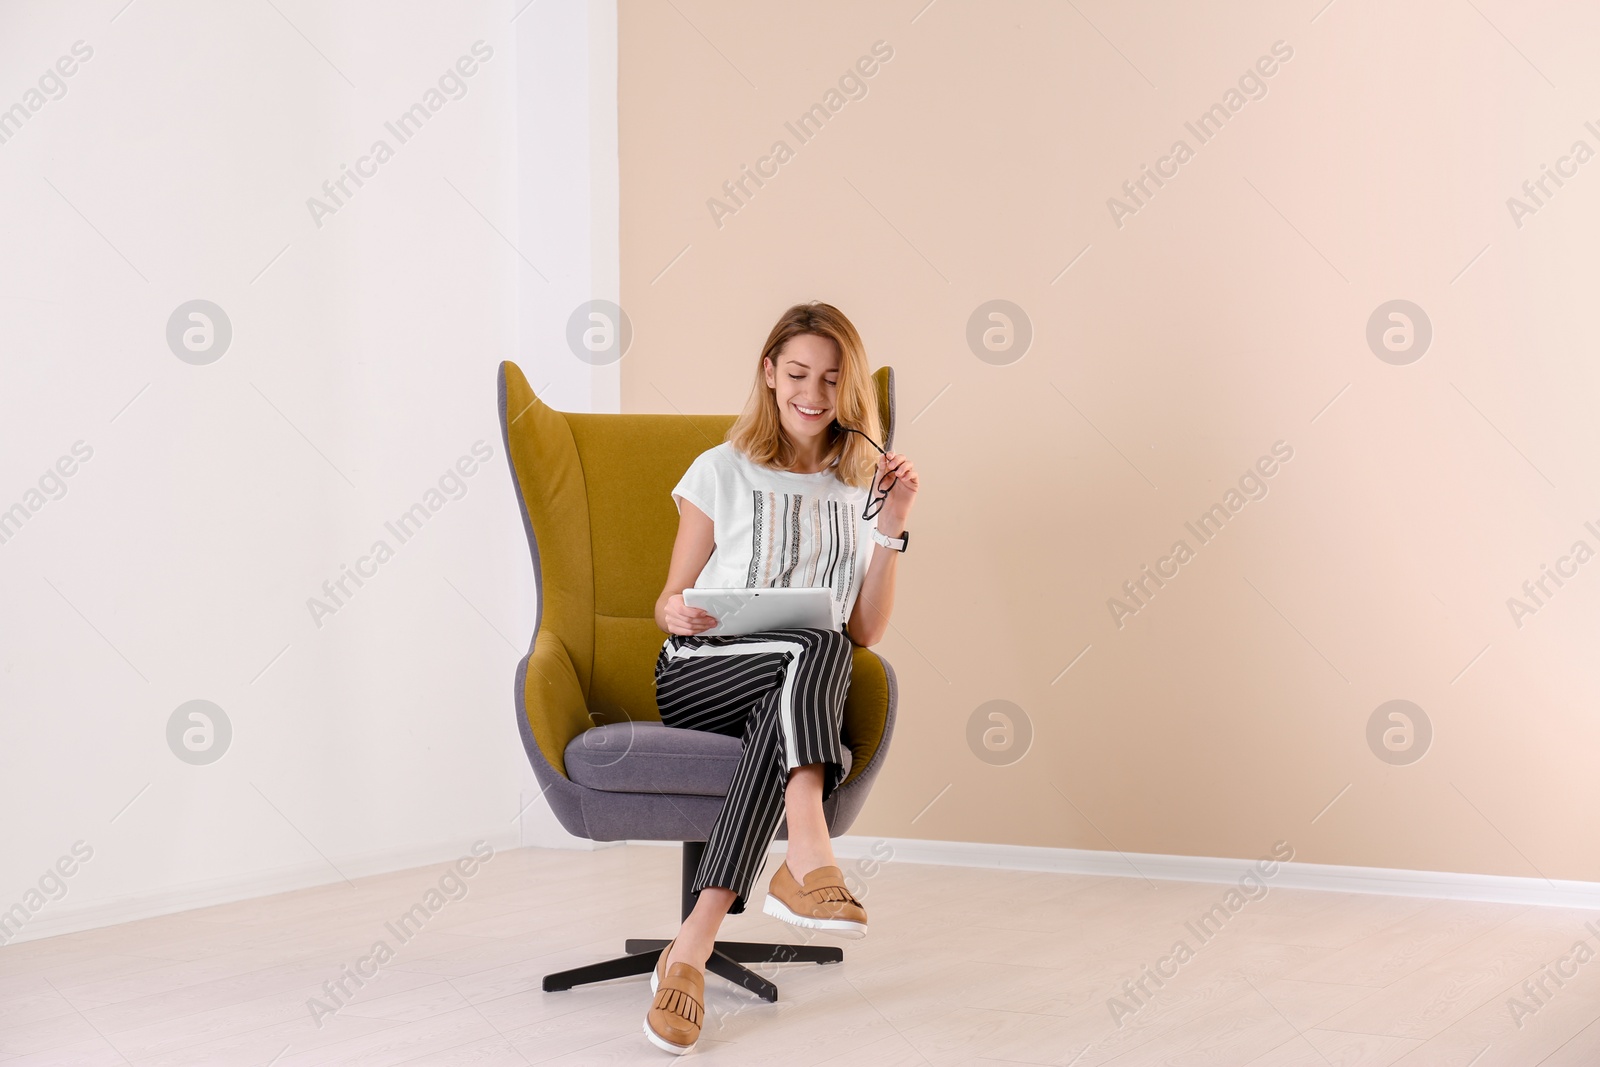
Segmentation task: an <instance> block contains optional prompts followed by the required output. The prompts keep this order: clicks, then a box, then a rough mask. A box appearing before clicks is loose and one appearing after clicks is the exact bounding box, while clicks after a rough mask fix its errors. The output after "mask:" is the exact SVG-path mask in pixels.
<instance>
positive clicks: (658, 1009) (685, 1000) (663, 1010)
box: [644, 941, 706, 1056]
mask: <svg viewBox="0 0 1600 1067" xmlns="http://www.w3.org/2000/svg"><path fill="white" fill-rule="evenodd" d="M671 950H672V942H670V941H669V942H667V947H666V948H664V949H662V950H661V958H660V959H658V960H656V969H655V971H654V972H652V973H651V975H650V989H651V990H652V991H653V992H654V993H655V999H654V1000H653V1001H651V1002H650V1010H649V1011H648V1012H646V1013H645V1017H644V1036H645V1037H647V1038H649V1039H650V1043H651V1044H652V1045H654V1046H655V1047H656V1048H659V1049H661V1050H663V1051H665V1052H671V1053H673V1054H674V1055H677V1056H681V1055H683V1054H684V1053H685V1052H688V1051H690V1050H691V1049H693V1048H694V1046H695V1042H697V1041H699V1040H700V1025H701V1023H702V1022H703V1021H704V1020H705V1013H706V1009H705V1003H706V976H705V973H704V972H703V971H700V970H699V969H698V968H696V967H693V966H691V965H690V964H687V963H674V964H673V965H672V966H671V967H669V968H663V966H662V965H663V964H665V963H666V962H667V953H668V952H670V951H671Z"/></svg>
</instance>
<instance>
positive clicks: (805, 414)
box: [789, 401, 828, 419]
mask: <svg viewBox="0 0 1600 1067" xmlns="http://www.w3.org/2000/svg"><path fill="white" fill-rule="evenodd" d="M789 406H790V407H792V408H794V410H795V411H796V412H797V413H799V415H800V417H801V418H802V419H820V418H822V415H823V412H825V411H827V410H828V409H827V408H806V407H803V406H802V405H800V404H796V403H794V402H792V401H791V402H790V404H789Z"/></svg>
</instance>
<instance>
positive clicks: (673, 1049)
mask: <svg viewBox="0 0 1600 1067" xmlns="http://www.w3.org/2000/svg"><path fill="white" fill-rule="evenodd" d="M644 1036H645V1037H648V1038H649V1039H650V1043H651V1044H652V1045H654V1046H655V1047H656V1048H658V1049H660V1050H661V1051H662V1052H670V1053H672V1054H673V1055H674V1056H682V1055H683V1054H684V1053H685V1052H692V1051H693V1050H694V1045H674V1044H673V1043H672V1042H670V1041H664V1040H662V1039H661V1038H660V1037H658V1036H656V1032H655V1031H654V1030H652V1029H650V1020H649V1019H646V1020H645V1021H644ZM696 1044H698V1042H696Z"/></svg>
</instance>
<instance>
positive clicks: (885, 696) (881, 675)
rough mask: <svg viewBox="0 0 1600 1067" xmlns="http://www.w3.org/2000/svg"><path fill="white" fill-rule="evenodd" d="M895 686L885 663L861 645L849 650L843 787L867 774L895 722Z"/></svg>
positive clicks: (845, 698) (845, 701)
mask: <svg viewBox="0 0 1600 1067" xmlns="http://www.w3.org/2000/svg"><path fill="white" fill-rule="evenodd" d="M894 703H895V687H894V684H893V682H892V681H891V679H890V673H889V670H888V668H887V667H886V666H885V664H884V660H883V658H882V657H881V656H879V655H878V654H877V653H876V652H874V651H872V650H871V649H870V648H866V647H865V646H862V645H857V646H856V647H855V648H853V649H852V650H851V658H850V688H849V689H848V690H847V691H846V692H845V697H844V739H845V742H846V743H847V744H848V745H849V746H850V773H849V775H847V776H846V777H845V780H844V782H841V783H840V785H844V784H846V783H848V782H853V781H855V780H856V779H857V778H859V777H861V775H862V774H863V773H865V772H866V770H867V767H868V765H869V764H870V763H871V762H872V761H873V759H875V758H876V757H877V755H878V751H879V749H880V748H882V746H883V743H884V739H885V736H886V734H887V733H888V731H889V729H890V728H891V727H890V724H891V723H892V722H893V721H894Z"/></svg>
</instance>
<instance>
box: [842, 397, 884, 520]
mask: <svg viewBox="0 0 1600 1067" xmlns="http://www.w3.org/2000/svg"><path fill="white" fill-rule="evenodd" d="M834 426H836V427H838V428H839V429H840V430H843V431H845V432H846V433H853V434H860V435H861V437H862V439H863V440H865V441H866V442H867V444H869V445H871V446H872V447H873V448H876V449H877V450H878V452H879V453H880V454H881V455H885V456H887V455H888V454H889V453H888V452H887V451H885V450H884V447H883V446H882V445H880V444H878V442H876V441H874V440H873V439H872V438H870V437H868V436H867V435H866V434H864V433H861V431H860V430H858V429H856V428H855V427H853V426H846V425H845V424H844V423H842V422H839V421H838V420H837V419H836V420H834ZM884 482H888V483H889V484H888V485H887V486H885V485H884V484H883V483H884ZM894 482H895V477H894V472H893V471H884V472H883V477H882V478H881V479H878V480H877V482H876V489H877V491H878V493H879V494H880V495H879V496H873V495H872V494H871V493H868V494H867V506H866V507H864V508H862V509H861V517H862V518H863V519H875V518H877V517H878V512H880V511H882V510H883V503H884V501H886V500H888V499H889V493H890V491H892V490H893V489H894Z"/></svg>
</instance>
